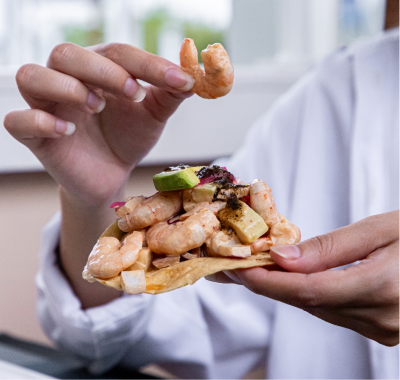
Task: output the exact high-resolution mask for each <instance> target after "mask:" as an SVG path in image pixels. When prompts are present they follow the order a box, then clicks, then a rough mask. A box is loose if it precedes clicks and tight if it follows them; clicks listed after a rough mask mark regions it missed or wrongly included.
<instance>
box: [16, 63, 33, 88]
mask: <svg viewBox="0 0 400 380" xmlns="http://www.w3.org/2000/svg"><path fill="white" fill-rule="evenodd" d="M37 70H38V66H36V65H33V64H26V65H23V66H21V67H20V68H19V69H18V71H17V74H16V76H15V79H16V81H17V84H18V86H21V85H22V86H23V85H25V84H26V83H29V82H31V81H32V80H33V79H34V77H35V76H36V73H37Z"/></svg>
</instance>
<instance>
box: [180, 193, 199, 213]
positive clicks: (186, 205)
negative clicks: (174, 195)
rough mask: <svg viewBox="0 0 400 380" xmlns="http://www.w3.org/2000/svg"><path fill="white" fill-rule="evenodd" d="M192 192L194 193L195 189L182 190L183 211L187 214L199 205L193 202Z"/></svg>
mask: <svg viewBox="0 0 400 380" xmlns="http://www.w3.org/2000/svg"><path fill="white" fill-rule="evenodd" d="M192 192H193V189H185V190H182V203H183V209H184V210H185V211H186V212H189V211H190V210H191V209H192V208H193V207H195V206H196V204H197V203H196V202H194V201H193V197H192Z"/></svg>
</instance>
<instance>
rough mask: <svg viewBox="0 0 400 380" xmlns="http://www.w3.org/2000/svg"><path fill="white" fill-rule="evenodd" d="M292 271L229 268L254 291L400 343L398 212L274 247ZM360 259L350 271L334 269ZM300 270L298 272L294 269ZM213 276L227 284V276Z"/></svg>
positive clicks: (386, 341)
mask: <svg viewBox="0 0 400 380" xmlns="http://www.w3.org/2000/svg"><path fill="white" fill-rule="evenodd" d="M271 256H272V258H273V259H274V260H275V261H276V263H277V264H278V265H279V266H280V267H282V268H284V269H285V270H287V271H288V272H283V271H272V270H267V269H264V268H251V269H239V270H235V271H230V272H225V274H226V275H228V276H229V277H230V279H231V280H232V281H233V282H235V283H237V284H243V285H244V286H246V287H247V288H249V289H250V290H252V291H253V292H255V293H257V294H261V295H263V296H266V297H269V298H272V299H275V300H278V301H282V302H285V303H287V304H289V305H293V306H296V307H299V308H301V309H303V310H305V311H307V312H309V313H310V314H313V315H315V316H316V317H318V318H321V319H323V320H325V321H327V322H330V323H333V324H335V325H339V326H343V327H346V328H349V329H351V330H354V331H356V332H358V333H360V334H362V335H364V336H366V337H367V338H370V339H373V340H376V341H377V342H379V343H381V344H384V345H387V346H394V345H397V344H398V343H399V212H398V211H393V212H389V213H386V214H381V215H376V216H372V217H369V218H366V219H363V220H361V221H359V222H357V223H354V224H352V225H349V226H346V227H343V228H340V229H338V230H336V231H333V232H331V233H328V234H326V235H321V236H317V237H315V238H312V239H309V240H306V241H304V242H302V243H299V244H297V245H296V246H276V247H273V248H272V249H271ZM359 260H361V261H360V262H359V263H357V264H355V265H352V266H349V267H346V268H345V269H336V270H329V269H330V268H335V267H338V266H342V265H345V264H350V263H354V262H355V261H359ZM293 272H297V273H293ZM214 280H217V281H220V282H227V281H226V278H224V276H223V274H220V275H219V276H216V277H215V279H214Z"/></svg>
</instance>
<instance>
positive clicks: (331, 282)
mask: <svg viewBox="0 0 400 380" xmlns="http://www.w3.org/2000/svg"><path fill="white" fill-rule="evenodd" d="M372 269H373V268H371V265H370V264H366V263H361V264H358V265H354V266H351V267H348V268H346V269H342V270H327V271H324V272H318V273H311V274H304V273H293V272H279V271H269V270H267V269H264V268H251V269H243V270H242V269H239V270H235V271H234V272H235V274H236V276H237V277H238V278H239V279H240V281H241V282H242V284H243V285H244V286H246V287H247V288H248V289H250V290H251V291H253V292H254V293H257V294H260V295H263V296H266V297H268V298H272V299H274V300H277V301H281V302H284V303H287V304H289V305H292V306H295V307H300V308H315V307H338V306H345V305H352V306H357V305H360V306H361V303H360V302H361V301H362V305H363V306H366V298H367V299H368V300H369V301H367V302H371V304H374V303H376V300H375V299H373V298H374V297H372V296H370V293H371V291H370V287H371V286H370V284H376V283H377V282H379V283H381V279H380V278H379V277H378V276H379V274H378V273H377V272H378V271H376V270H372ZM366 296H367V297H366Z"/></svg>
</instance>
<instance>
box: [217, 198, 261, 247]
mask: <svg viewBox="0 0 400 380" xmlns="http://www.w3.org/2000/svg"><path fill="white" fill-rule="evenodd" d="M218 218H219V219H220V220H221V222H222V223H223V224H225V225H227V226H229V227H231V228H233V229H234V230H235V232H236V234H237V236H238V238H239V239H240V241H241V242H242V243H243V244H251V243H253V242H254V241H256V240H257V239H258V238H259V237H260V236H262V235H264V234H265V233H266V232H267V231H268V226H267V225H266V224H265V222H264V220H263V218H261V216H260V215H258V214H257V213H256V212H255V211H254V210H253V209H252V208H250V207H249V206H247V204H246V203H244V202H242V201H239V200H237V202H236V204H235V207H228V206H227V207H225V208H224V209H222V210H221V211H220V212H219V213H218Z"/></svg>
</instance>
